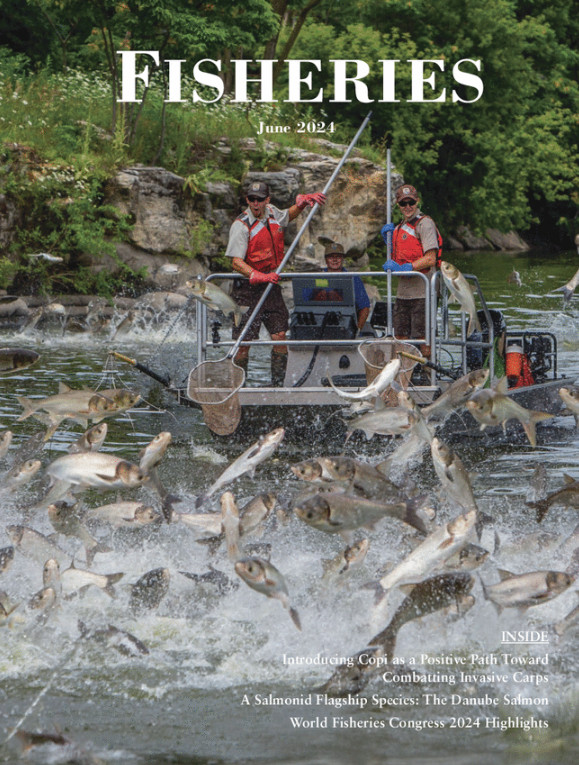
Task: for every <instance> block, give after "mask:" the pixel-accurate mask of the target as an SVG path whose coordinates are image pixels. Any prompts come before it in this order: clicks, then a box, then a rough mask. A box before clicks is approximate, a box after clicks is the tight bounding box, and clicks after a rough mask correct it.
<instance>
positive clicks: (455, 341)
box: [196, 271, 494, 385]
mask: <svg viewBox="0 0 579 765" xmlns="http://www.w3.org/2000/svg"><path fill="white" fill-rule="evenodd" d="M335 276H336V277H341V278H343V277H344V276H350V277H354V276H359V277H361V278H363V279H371V280H372V281H374V282H378V283H379V285H380V287H382V289H380V287H379V289H380V296H381V298H382V295H383V293H384V292H385V293H386V295H385V299H383V300H382V299H381V302H383V303H385V304H386V322H385V326H382V325H380V326H379V327H376V325H374V331H375V332H376V337H377V338H378V339H379V338H385V337H392V338H393V339H398V338H395V336H394V330H393V321H392V310H393V306H394V302H395V300H396V295H395V294H393V279H392V277H393V276H394V277H396V278H397V279H398V278H403V279H408V278H414V279H419V280H421V281H423V282H424V283H425V313H426V317H427V321H426V326H425V337H424V338H417V339H412V340H411V343H412V345H415V346H417V348H418V349H420V348H421V347H422V346H426V347H429V348H430V349H431V351H430V352H431V355H430V360H431V362H433V364H434V365H436V364H439V365H440V361H441V359H440V357H441V354H442V353H443V352H444V351H448V349H449V348H451V349H452V348H458V349H459V350H460V353H461V357H460V366H461V368H462V370H463V373H466V371H467V349H468V348H469V347H473V348H483V349H488V351H489V365H490V372H491V374H492V373H493V370H494V352H493V351H494V333H493V324H492V321H491V316H490V313H489V310H488V308H487V305H486V302H485V300H484V296H483V294H482V291H481V289H480V284H479V283H478V280H477V278H476V276H472V275H467V274H465V277H466V278H467V280H469V281H470V282H473V283H474V285H475V289H476V292H477V295H478V299H479V302H480V305H481V306H482V309H483V311H484V315H485V317H486V321H487V326H488V327H489V328H490V329H489V339H488V342H486V341H482V340H478V339H468V338H467V336H466V320H465V316H464V314H462V333H461V338H460V339H459V338H452V337H450V330H449V315H448V292H447V290H446V288H445V287H443V288H442V289H441V279H440V274H439V272H436V273H435V274H434V276H433V277H432V278H429V277H428V276H426V275H425V274H422V273H420V272H419V271H409V272H405V271H404V272H393V271H387V272H384V271H347V272H336V273H335ZM331 277H332V274H331V273H329V272H328V271H300V272H297V271H295V272H292V273H282V274H280V282H281V283H283V282H286V281H291V280H293V279H297V278H310V279H311V278H323V279H329V278H330V279H331ZM244 278H245V277H243V276H241V275H240V274H238V273H215V274H210V275H209V276H207V277H206V281H221V280H223V281H225V280H234V279H244ZM382 285H384V286H382ZM439 293H441V300H440V309H441V310H440V312H439V311H438V303H439ZM196 327H197V362H198V363H199V364H200V363H202V362H203V361H205V360H206V358H207V352H208V349H217V348H222V349H228V348H231V346H232V345H233V344H234V341H233V340H232V339H221V337H220V335H219V332H218V331H216V330H215V328H213V330H212V331H211V333H210V331H209V330H210V329H211V328H210V327H209V324H208V319H207V306H206V305H205V304H204V303H202V302H201V301H196ZM210 334H211V337H210ZM367 341H368V335H367V334H365V333H360V334H358V336H357V337H355V338H351V339H350V338H349V339H337V340H330V339H328V340H326V339H323V340H319V339H317V340H316V339H314V340H312V339H308V340H305V339H303V340H295V339H292V338H291V337H288V338H287V339H285V340H284V341H283V344H284V345H286V346H288V347H290V348H299V347H302V348H307V347H308V346H309V347H312V346H314V347H315V346H320V345H322V346H323V347H332V346H338V347H339V346H342V347H343V346H346V345H348V346H356V345H361V344H362V343H363V342H367ZM240 345H242V346H251V347H261V346H274V345H280V341H279V340H277V341H275V340H271V339H268V340H246V341H242V342H241V343H240ZM436 375H437V373H436V371H435V370H434V369H433V368H432V369H431V384H433V385H435V384H436V379H437V378H436Z"/></svg>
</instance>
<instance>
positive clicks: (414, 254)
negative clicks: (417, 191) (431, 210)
mask: <svg viewBox="0 0 579 765" xmlns="http://www.w3.org/2000/svg"><path fill="white" fill-rule="evenodd" d="M428 217H430V216H428V215H417V216H416V218H414V219H413V220H412V222H409V221H405V222H404V223H399V224H398V225H397V226H396V228H395V229H394V231H393V233H392V259H393V260H395V261H396V262H397V263H400V264H402V263H414V261H415V260H418V259H419V258H422V257H424V250H423V249H422V244H421V243H420V239H419V238H418V234H417V233H416V226H417V225H418V223H419V222H420V221H421V220H424V218H428ZM436 236H437V237H438V252H437V253H436V266H437V268H438V267H439V266H440V261H441V258H442V237H441V236H440V233H439V231H438V229H436ZM429 270H430V269H428V268H422V269H420V271H421V273H423V274H426V273H428V271H429Z"/></svg>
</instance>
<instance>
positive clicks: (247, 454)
mask: <svg viewBox="0 0 579 765" xmlns="http://www.w3.org/2000/svg"><path fill="white" fill-rule="evenodd" d="M284 435H285V430H284V428H276V429H275V430H272V431H271V432H270V433H267V435H265V436H262V438H260V439H259V441H257V442H256V443H255V444H253V445H252V446H250V447H249V449H247V450H246V451H244V452H243V454H242V455H241V456H240V457H238V458H237V459H236V460H234V462H232V463H231V465H229V467H227V468H226V469H225V470H224V471H223V473H221V475H220V476H219V478H218V479H217V480H216V481H215V482H214V483H213V484H212V485H211V486H210V487H209V489H208V490H207V492H206V493H205V494H204V495H203V496H201V497H198V498H197V502H196V507H200V506H201V505H202V504H203V502H205V501H206V500H207V499H209V497H211V496H213V494H215V492H217V491H219V490H220V489H222V488H223V487H224V486H227V485H228V484H230V483H231V482H232V481H235V479H236V478H239V477H240V476H242V475H244V474H245V473H253V471H254V470H255V468H256V467H257V466H258V465H260V464H261V463H262V462H265V460H267V459H269V457H271V455H272V454H273V453H274V452H275V450H276V449H277V448H278V446H279V445H280V443H281V442H282V440H283V437H284Z"/></svg>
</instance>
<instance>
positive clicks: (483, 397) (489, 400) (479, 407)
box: [466, 377, 553, 446]
mask: <svg viewBox="0 0 579 765" xmlns="http://www.w3.org/2000/svg"><path fill="white" fill-rule="evenodd" d="M506 391H507V378H506V377H503V378H502V379H501V380H499V382H498V383H497V385H496V387H495V388H491V389H490V390H481V391H478V392H477V393H474V394H473V395H472V396H471V397H470V399H469V400H468V401H467V402H466V407H467V409H468V410H469V412H470V413H471V414H472V416H473V417H474V418H475V419H476V420H478V422H480V423H481V426H480V429H481V430H484V428H486V427H487V425H502V426H503V430H505V429H506V424H507V422H508V421H509V420H513V419H514V420H518V421H519V422H520V423H521V425H522V426H523V429H524V431H525V433H526V435H527V438H528V439H529V443H530V444H531V446H536V445H537V434H536V429H535V425H536V423H537V422H542V421H543V420H549V419H551V417H553V415H552V414H548V413H547V412H535V411H533V410H532V409H525V408H524V407H522V406H520V405H519V404H517V402H516V401H513V399H511V398H509V397H508V396H507V395H505V394H506Z"/></svg>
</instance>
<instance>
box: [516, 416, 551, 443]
mask: <svg viewBox="0 0 579 765" xmlns="http://www.w3.org/2000/svg"><path fill="white" fill-rule="evenodd" d="M551 417H553V415H552V414H547V412H531V416H530V418H529V421H528V422H523V423H522V425H523V429H524V431H525V433H526V435H527V438H528V439H529V443H530V444H531V446H533V447H535V446H537V431H536V427H535V426H536V424H537V423H538V422H542V421H543V420H550V419H551Z"/></svg>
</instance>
